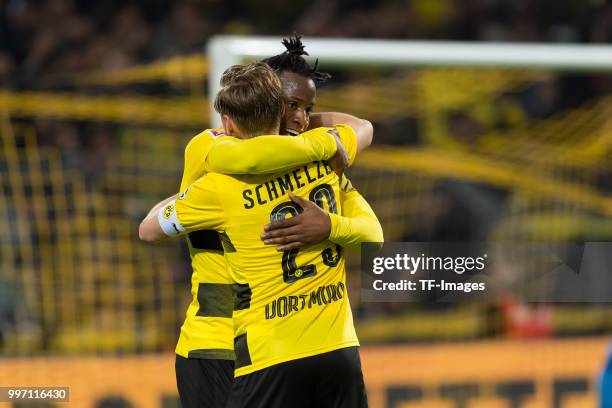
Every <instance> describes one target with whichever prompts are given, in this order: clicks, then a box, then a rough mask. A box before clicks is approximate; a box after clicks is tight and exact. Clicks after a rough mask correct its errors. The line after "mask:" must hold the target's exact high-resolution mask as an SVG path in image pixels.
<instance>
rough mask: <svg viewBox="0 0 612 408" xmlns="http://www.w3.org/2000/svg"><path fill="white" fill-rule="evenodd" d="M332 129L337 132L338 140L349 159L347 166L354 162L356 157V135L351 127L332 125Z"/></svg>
mask: <svg viewBox="0 0 612 408" xmlns="http://www.w3.org/2000/svg"><path fill="white" fill-rule="evenodd" d="M334 128H335V129H336V130H337V131H338V135H339V136H340V140H341V141H342V144H343V145H344V149H345V150H346V153H347V155H348V157H349V166H350V165H352V164H353V162H354V161H355V156H356V155H357V135H356V134H355V131H354V130H353V128H352V127H350V126H348V125H334Z"/></svg>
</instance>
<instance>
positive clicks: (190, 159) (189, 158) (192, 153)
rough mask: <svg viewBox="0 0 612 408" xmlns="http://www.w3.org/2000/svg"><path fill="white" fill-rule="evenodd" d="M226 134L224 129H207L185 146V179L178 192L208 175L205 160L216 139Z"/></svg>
mask: <svg viewBox="0 0 612 408" xmlns="http://www.w3.org/2000/svg"><path fill="white" fill-rule="evenodd" d="M224 134H225V133H224V131H223V129H206V130H205V131H203V132H201V133H199V134H197V135H195V136H194V137H193V138H191V140H190V141H189V143H187V146H185V155H184V160H185V163H184V168H183V178H182V180H181V186H180V188H179V190H178V191H184V190H185V189H186V188H187V187H188V186H190V185H191V184H193V183H194V182H195V181H196V180H197V179H198V178H200V177H202V176H203V175H204V174H205V173H206V171H205V166H204V159H205V158H206V155H207V154H208V151H209V149H210V148H211V145H212V144H213V142H214V141H215V139H218V138H220V137H221V136H223V135H224Z"/></svg>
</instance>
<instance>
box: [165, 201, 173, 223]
mask: <svg viewBox="0 0 612 408" xmlns="http://www.w3.org/2000/svg"><path fill="white" fill-rule="evenodd" d="M173 213H174V204H168V205H167V206H165V207H164V211H163V213H162V215H163V217H164V218H165V219H167V220H169V219H170V217H172V214H173Z"/></svg>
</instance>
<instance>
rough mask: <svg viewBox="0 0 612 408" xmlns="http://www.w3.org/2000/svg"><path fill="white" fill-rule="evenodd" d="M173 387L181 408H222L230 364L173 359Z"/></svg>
mask: <svg viewBox="0 0 612 408" xmlns="http://www.w3.org/2000/svg"><path fill="white" fill-rule="evenodd" d="M175 369H176V385H177V387H178V392H179V396H180V397H181V405H182V407H183V408H225V407H226V405H227V399H228V397H229V393H230V391H231V389H232V381H233V380H234V362H233V361H231V360H212V359H198V358H185V357H181V356H179V355H177V356H176V363H175Z"/></svg>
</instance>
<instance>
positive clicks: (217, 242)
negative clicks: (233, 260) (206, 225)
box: [187, 230, 223, 251]
mask: <svg viewBox="0 0 612 408" xmlns="http://www.w3.org/2000/svg"><path fill="white" fill-rule="evenodd" d="M187 235H188V236H189V241H190V242H191V246H192V247H194V248H195V249H206V250H209V251H223V245H222V244H221V238H219V233H218V232H217V231H213V230H200V231H193V232H190V233H189V234H187Z"/></svg>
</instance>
